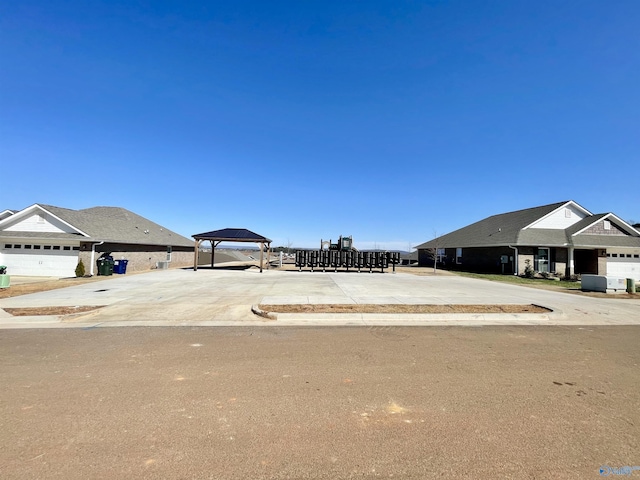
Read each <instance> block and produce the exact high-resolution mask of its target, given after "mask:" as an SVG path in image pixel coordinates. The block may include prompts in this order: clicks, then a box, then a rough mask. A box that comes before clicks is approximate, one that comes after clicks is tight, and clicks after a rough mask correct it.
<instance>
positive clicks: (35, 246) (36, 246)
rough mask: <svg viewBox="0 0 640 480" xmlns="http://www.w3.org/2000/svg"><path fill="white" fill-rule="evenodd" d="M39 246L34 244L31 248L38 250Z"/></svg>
mask: <svg viewBox="0 0 640 480" xmlns="http://www.w3.org/2000/svg"><path fill="white" fill-rule="evenodd" d="M40 248H41V247H40V245H34V246H33V249H34V250H40Z"/></svg>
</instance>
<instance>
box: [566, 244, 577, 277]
mask: <svg viewBox="0 0 640 480" xmlns="http://www.w3.org/2000/svg"><path fill="white" fill-rule="evenodd" d="M567 250H568V251H569V276H572V275H575V268H574V263H573V247H569V248H568V249H567Z"/></svg>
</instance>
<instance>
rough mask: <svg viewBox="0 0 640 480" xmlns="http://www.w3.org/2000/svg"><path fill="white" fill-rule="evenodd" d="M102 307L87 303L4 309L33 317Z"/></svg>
mask: <svg viewBox="0 0 640 480" xmlns="http://www.w3.org/2000/svg"><path fill="white" fill-rule="evenodd" d="M102 307H103V306H102V305H97V306H96V305H85V306H82V307H28V308H5V309H4V311H5V312H7V313H9V314H11V315H13V316H14V317H31V316H37V315H71V314H73V313H85V312H90V311H92V310H97V309H98V308H102Z"/></svg>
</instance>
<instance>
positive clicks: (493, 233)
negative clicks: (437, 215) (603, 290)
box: [417, 200, 640, 249]
mask: <svg viewBox="0 0 640 480" xmlns="http://www.w3.org/2000/svg"><path fill="white" fill-rule="evenodd" d="M569 205H571V206H572V207H576V208H578V209H579V210H580V211H582V212H585V213H587V214H588V216H587V217H585V218H583V219H581V220H579V221H578V222H576V223H574V224H573V225H571V226H569V227H567V228H565V229H552V228H535V226H532V224H535V223H537V222H538V221H539V220H541V219H543V218H545V217H547V216H549V215H550V214H552V213H553V212H555V211H556V210H558V209H560V208H562V207H565V206H569ZM603 219H611V220H612V221H613V222H614V223H615V224H616V225H619V226H620V227H622V229H623V230H625V231H627V232H628V233H629V235H628V236H623V235H617V236H616V235H593V234H590V235H585V234H581V232H582V231H584V230H586V229H587V228H589V227H590V226H592V225H594V224H596V223H597V222H599V221H601V220H603ZM639 237H640V232H638V231H637V230H635V229H634V228H633V227H631V226H630V225H629V224H627V223H626V222H624V221H622V220H620V218H618V217H617V216H615V215H614V214H613V213H600V214H595V215H594V214H591V213H590V212H589V211H588V210H586V209H585V208H583V207H581V206H580V205H578V204H577V203H576V202H574V201H572V200H569V201H566V202H558V203H552V204H549V205H543V206H540V207H533V208H527V209H524V210H517V211H514V212H507V213H502V214H499V215H493V216H491V217H488V218H485V219H484V220H480V221H479V222H476V223H473V224H471V225H468V226H466V227H463V228H460V229H458V230H455V231H453V232H451V233H448V234H446V235H443V236H441V237H438V238H436V239H433V240H430V241H428V242H425V243H423V244H421V245H419V246H418V247H417V248H419V249H424V248H453V247H461V248H471V247H497V246H514V247H515V246H531V245H544V246H567V245H573V246H576V247H600V248H602V247H606V246H611V247H616V246H620V247H625V246H630V247H637V246H640V238H639Z"/></svg>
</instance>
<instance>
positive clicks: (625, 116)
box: [0, 0, 640, 249]
mask: <svg viewBox="0 0 640 480" xmlns="http://www.w3.org/2000/svg"><path fill="white" fill-rule="evenodd" d="M638 25H640V2H638V1H636V0H630V1H615V0H614V1H604V0H603V1H596V2H594V1H562V2H560V1H555V0H554V1H524V2H523V1H516V0H508V1H507V0H505V1H452V2H446V1H431V2H427V1H424V2H417V1H402V0H394V1H387V2H381V1H375V0H367V1H353V2H347V1H344V2H343V1H330V0H329V1H327V0H324V1H269V2H267V1H234V2H229V1H215V2H214V1H192V2H188V1H187V2H185V1H174V2H172V1H151V0H149V1H140V2H126V1H114V0H110V1H108V2H100V1H86V2H82V1H73V2H66V1H55V0H47V1H30V0H21V1H19V2H2V3H0V164H1V165H2V167H1V179H2V182H1V186H0V200H1V201H0V209H4V208H12V209H22V208H24V207H27V206H29V205H31V204H33V203H43V204H51V205H57V206H60V207H67V208H74V209H79V208H86V207H91V206H96V205H111V206H121V207H124V208H127V209H129V210H132V211H134V212H136V213H138V214H141V215H143V216H146V217H148V218H149V219H151V220H153V221H156V222H158V223H160V224H163V225H164V226H166V227H168V228H170V229H172V230H175V231H177V232H179V233H181V234H183V235H185V236H191V235H192V234H195V233H200V232H203V231H209V230H215V229H219V228H226V227H242V228H249V229H251V230H254V231H256V232H258V233H260V234H262V235H265V236H267V237H270V238H272V239H273V240H274V242H275V244H276V245H278V244H285V245H286V244H287V243H292V244H293V245H295V246H315V245H316V244H318V245H319V241H320V239H321V238H324V239H328V238H333V239H336V238H337V237H338V236H339V235H353V237H354V242H355V246H356V247H358V248H371V247H374V246H376V247H379V248H402V249H407V248H409V246H410V245H416V244H418V243H421V242H424V241H426V240H429V239H431V238H432V237H433V235H434V232H437V233H438V234H443V233H447V232H449V231H452V230H454V229H457V228H460V227H462V226H464V225H466V224H468V223H471V222H474V221H477V220H480V219H482V218H484V217H486V216H489V215H493V214H497V213H503V212H506V211H511V210H516V209H521V208H528V207H533V206H538V205H543V204H547V203H553V202H558V201H562V200H575V201H577V202H578V203H580V204H581V205H582V206H584V207H585V208H587V209H589V210H591V211H592V212H594V213H598V212H605V211H607V212H608V211H613V212H614V213H616V214H617V215H618V216H620V217H621V218H623V219H625V220H636V221H640V193H639V192H640V158H639V156H640V155H639V152H640V29H639V28H638Z"/></svg>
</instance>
